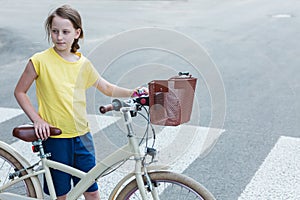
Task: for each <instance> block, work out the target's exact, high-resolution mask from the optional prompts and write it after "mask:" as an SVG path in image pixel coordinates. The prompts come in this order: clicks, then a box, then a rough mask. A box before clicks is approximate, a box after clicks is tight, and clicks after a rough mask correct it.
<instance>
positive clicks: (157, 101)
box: [148, 76, 197, 126]
mask: <svg viewBox="0 0 300 200" xmlns="http://www.w3.org/2000/svg"><path fill="white" fill-rule="evenodd" d="M196 82H197V78H194V77H192V76H176V77H172V78H170V79H169V80H153V81H151V82H150V83H148V86H149V101H150V102H149V104H150V121H151V123H152V124H156V125H163V126H177V125H179V124H182V123H185V122H188V121H189V120H190V117H191V112H192V107H193V100H194V94H195V88H196Z"/></svg>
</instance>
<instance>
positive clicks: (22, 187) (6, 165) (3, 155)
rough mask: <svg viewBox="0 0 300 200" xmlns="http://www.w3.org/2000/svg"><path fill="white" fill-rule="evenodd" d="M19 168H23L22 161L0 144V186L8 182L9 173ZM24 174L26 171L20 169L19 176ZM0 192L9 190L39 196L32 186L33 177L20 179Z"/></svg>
mask: <svg viewBox="0 0 300 200" xmlns="http://www.w3.org/2000/svg"><path fill="white" fill-rule="evenodd" d="M21 169H24V166H23V165H22V163H21V162H20V161H19V160H18V159H17V158H16V157H14V155H13V154H12V153H10V152H9V150H6V149H5V148H3V147H2V146H0V187H2V186H3V185H4V184H6V183H8V182H9V174H10V173H14V172H16V171H18V170H21ZM26 174H27V172H26V171H22V172H21V174H20V176H24V175H26ZM1 192H9V193H14V194H18V195H24V196H28V197H35V198H37V197H39V195H38V194H37V192H36V190H35V187H34V180H33V178H28V179H25V180H23V181H20V182H18V183H16V184H14V185H12V186H10V187H8V188H7V189H5V190H4V191H1Z"/></svg>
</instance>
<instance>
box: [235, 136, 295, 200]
mask: <svg viewBox="0 0 300 200" xmlns="http://www.w3.org/2000/svg"><path fill="white" fill-rule="evenodd" d="M299 161H300V138H292V137H285V136H281V137H280V138H279V139H278V141H277V143H276V144H275V146H274V147H273V149H272V150H271V152H270V153H269V155H268V156H267V158H266V159H265V161H264V162H263V163H262V165H261V166H260V168H259V169H258V171H257V172H256V173H255V175H254V177H253V178H252V180H251V181H250V183H249V184H248V185H247V187H246V188H245V190H244V191H243V193H242V194H241V196H240V197H239V200H246V199H247V200H252V199H253V200H266V199H272V200H282V199H300V162H299Z"/></svg>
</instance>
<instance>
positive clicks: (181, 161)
mask: <svg viewBox="0 0 300 200" xmlns="http://www.w3.org/2000/svg"><path fill="white" fill-rule="evenodd" d="M223 132H224V130H220V129H212V128H206V127H199V126H189V125H180V126H177V127H165V128H164V129H163V130H162V131H161V132H160V133H158V134H157V141H156V145H155V147H157V150H159V153H158V162H157V164H158V165H161V164H167V165H170V167H171V168H170V169H171V170H172V171H174V172H178V173H182V172H183V171H184V170H185V169H186V168H187V167H188V166H189V165H190V164H191V163H192V162H194V160H195V159H196V158H198V157H199V156H201V155H203V154H205V153H207V151H209V150H210V149H211V148H212V147H213V145H214V144H215V142H216V141H217V139H218V138H219V136H220V135H221V134H222V133H223ZM149 143H150V144H151V141H149ZM141 148H142V147H141ZM133 167H134V165H133V162H127V163H126V164H125V165H123V166H122V167H121V168H119V169H118V170H116V171H115V172H114V173H112V174H110V175H108V176H105V177H103V178H101V179H100V180H99V191H100V194H101V199H102V198H103V199H108V198H109V194H110V193H111V191H112V189H113V188H114V187H115V185H116V184H117V183H118V182H119V181H120V180H121V179H122V178H123V177H124V176H125V175H126V174H127V173H129V172H132V170H133Z"/></svg>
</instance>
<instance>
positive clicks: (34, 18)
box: [0, 0, 300, 200]
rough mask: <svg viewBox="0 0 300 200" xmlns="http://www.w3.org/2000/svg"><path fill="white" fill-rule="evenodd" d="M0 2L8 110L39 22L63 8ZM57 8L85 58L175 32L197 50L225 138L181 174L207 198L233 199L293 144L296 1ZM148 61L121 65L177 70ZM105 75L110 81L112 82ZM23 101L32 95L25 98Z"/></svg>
mask: <svg viewBox="0 0 300 200" xmlns="http://www.w3.org/2000/svg"><path fill="white" fill-rule="evenodd" d="M0 2H1V7H0V74H1V78H0V84H1V87H0V94H1V99H0V107H7V108H18V105H17V103H16V101H15V100H14V97H13V88H14V86H15V84H16V81H17V80H18V78H19V76H20V74H21V73H22V71H23V69H24V66H25V64H26V62H27V60H28V58H29V57H30V56H31V55H32V54H33V53H34V52H37V51H40V50H43V49H45V48H47V47H48V46H49V44H48V42H47V41H46V39H45V31H44V28H43V23H44V20H45V18H46V16H47V14H48V12H49V11H50V10H51V9H53V8H55V7H57V6H58V5H61V4H62V3H64V2H65V1H45V2H43V3H41V2H40V1H36V0H30V1H26V3H24V2H23V1H0ZM67 2H70V4H71V5H72V6H74V7H75V8H77V9H78V10H79V11H80V13H81V14H82V17H83V23H84V30H85V38H86V39H85V40H84V43H83V44H82V49H81V51H82V52H83V53H85V54H86V55H89V54H90V53H92V52H93V50H94V49H95V48H96V47H97V45H99V44H100V43H101V42H103V41H105V39H107V38H110V37H112V36H114V35H115V34H118V33H120V32H123V31H127V30H130V29H135V28H140V27H161V28H167V29H171V30H175V31H178V32H180V33H183V34H185V35H187V36H189V37H190V38H192V39H193V40H195V41H197V42H198V43H199V44H201V45H202V47H203V48H204V49H206V50H207V53H208V54H209V56H210V58H211V59H212V60H213V62H214V63H215V64H216V66H217V68H218V70H219V72H220V76H221V77H222V80H223V83H224V88H225V93H226V118H225V122H224V126H223V127H217V128H224V129H225V130H226V132H225V133H224V134H223V135H222V136H221V137H220V139H219V140H218V143H217V144H216V145H215V147H214V148H213V149H212V151H211V152H210V153H209V154H208V155H207V156H206V157H204V158H202V157H201V158H198V159H197V160H196V161H194V162H193V163H192V164H191V165H190V166H189V168H188V169H186V171H185V172H184V173H185V174H188V175H191V176H193V177H194V178H195V179H196V180H198V181H199V182H201V183H202V184H203V185H205V186H206V187H207V188H208V189H209V190H210V191H211V192H212V193H213V194H214V195H215V196H216V198H217V199H220V200H232V199H238V197H239V196H240V195H241V193H242V192H243V190H244V189H245V187H246V186H247V185H248V183H249V182H250V181H251V179H252V177H253V176H254V174H255V172H256V171H257V170H258V168H259V167H260V166H261V164H262V163H263V161H264V160H265V158H266V157H267V156H268V154H269V152H270V151H271V149H272V148H273V146H274V145H275V143H276V141H277V140H278V138H279V137H280V136H289V137H296V138H299V137H300V134H299V132H298V131H299V129H300V123H299V120H300V116H299V113H300V112H299V111H300V103H299V99H300V81H299V80H300V77H299V73H300V69H299V67H298V65H299V61H298V59H297V58H298V57H297V56H298V54H299V53H298V52H300V40H299V39H298V37H297V36H298V35H299V31H300V20H299V13H300V2H299V1H297V0H285V1H279V0H263V1H261V0H246V1H239V0H228V1H222V0H213V1H212V0H188V1H93V0H88V1H67ZM146 39H147V38H145V40H146ZM192 53H193V52H191V54H192ZM149 54H150V56H149V55H147V52H146V53H145V54H141V55H139V57H138V58H137V57H136V56H134V55H133V56H131V57H130V56H129V58H128V59H127V60H123V63H122V64H124V63H125V64H126V66H138V65H141V64H143V61H144V62H145V63H150V62H155V63H160V62H162V63H164V62H166V60H167V62H168V61H169V62H170V63H168V65H172V64H174V65H178V63H177V60H176V59H173V58H172V59H170V60H168V59H165V58H166V57H165V56H164V55H160V54H156V53H153V52H150V53H149ZM153 57H155V59H154V58H153ZM143 59H145V60H143ZM162 60H164V62H163V61H162ZM119 65H120V64H119ZM126 69H127V68H125V69H123V70H126ZM198 70H200V71H201V66H200V69H198ZM105 75H106V76H107V77H106V78H108V79H109V80H111V81H115V80H118V77H120V76H121V75H122V74H118V73H117V72H116V73H114V74H105ZM150 75H151V74H150ZM200 83H203V84H204V85H199V90H197V96H198V98H200V99H202V95H203V96H204V97H203V99H204V100H207V98H208V100H209V92H208V91H207V88H206V86H205V82H203V80H201V77H200ZM33 94H34V90H33V89H32V90H31V91H30V92H29V95H30V96H33ZM33 101H34V99H33ZM199 102H201V103H203V104H201V105H200V112H201V120H200V122H199V124H198V125H201V126H206V127H207V126H209V125H210V119H211V109H212V105H210V104H209V103H208V102H206V101H199ZM217 108H218V106H216V107H215V109H217ZM24 121H26V117H25V116H19V117H17V118H14V119H12V120H9V121H6V122H3V123H1V135H2V136H1V138H2V140H4V141H7V142H11V141H12V138H11V137H10V135H9V134H10V130H11V128H12V127H13V126H15V125H18V123H23V122H24ZM298 184H299V183H298ZM292 199H293V198H292Z"/></svg>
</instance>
